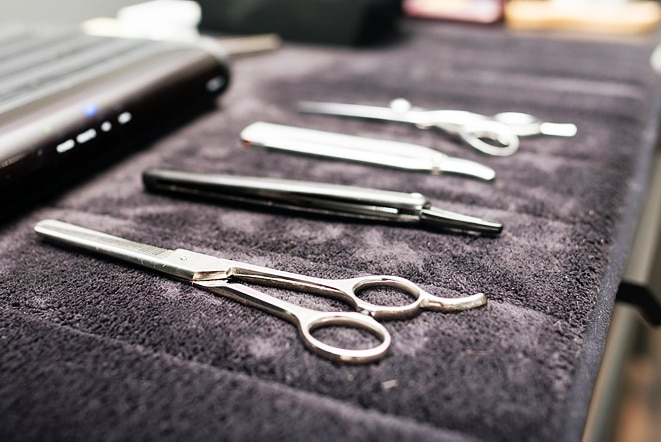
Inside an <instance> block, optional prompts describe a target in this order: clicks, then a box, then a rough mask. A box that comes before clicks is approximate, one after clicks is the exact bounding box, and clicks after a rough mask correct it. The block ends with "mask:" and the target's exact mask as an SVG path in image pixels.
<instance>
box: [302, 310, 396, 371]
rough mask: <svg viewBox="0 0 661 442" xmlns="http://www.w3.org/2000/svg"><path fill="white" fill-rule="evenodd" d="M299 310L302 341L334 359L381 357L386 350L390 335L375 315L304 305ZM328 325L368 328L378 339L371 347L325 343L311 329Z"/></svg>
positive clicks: (355, 359) (316, 351) (370, 358)
mask: <svg viewBox="0 0 661 442" xmlns="http://www.w3.org/2000/svg"><path fill="white" fill-rule="evenodd" d="M301 309H302V311H301V312H299V313H298V315H297V318H298V330H299V332H300V333H301V336H302V338H303V342H304V343H305V345H306V346H307V347H308V348H309V349H310V350H311V351H313V352H314V353H316V354H318V355H319V356H323V357H324V358H326V359H330V360H332V361H336V362H350V363H367V362H374V361H377V360H379V359H382V358H383V357H384V356H385V355H386V353H387V352H388V348H389V347H390V343H391V338H390V334H389V333H388V330H386V328H385V327H384V326H383V325H381V324H380V323H379V322H377V321H376V320H375V319H374V318H372V317H370V316H367V315H364V314H361V313H356V312H318V311H316V310H310V309H304V308H301ZM327 327H349V328H353V329H360V330H365V331H367V332H369V333H370V334H371V335H372V336H374V337H376V338H377V339H378V340H379V343H378V344H377V345H376V346H374V347H371V348H365V349H351V348H343V347H338V346H335V345H332V344H327V343H325V342H323V341H321V340H320V339H318V338H316V337H315V336H314V335H313V334H312V332H313V331H315V330H317V329H320V328H327Z"/></svg>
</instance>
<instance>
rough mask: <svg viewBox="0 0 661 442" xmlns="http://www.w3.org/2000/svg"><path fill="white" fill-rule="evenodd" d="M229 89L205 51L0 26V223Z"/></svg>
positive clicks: (223, 64) (224, 69)
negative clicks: (6, 216) (1, 218)
mask: <svg viewBox="0 0 661 442" xmlns="http://www.w3.org/2000/svg"><path fill="white" fill-rule="evenodd" d="M228 81H229V67H228V61H227V58H226V57H225V56H224V55H223V52H222V49H221V48H220V47H217V46H214V47H212V46H211V45H210V44H206V45H202V44H188V43H186V44H184V43H173V42H163V41H153V40H140V39H126V38H114V37H98V36H91V35H87V34H84V33H82V32H81V31H79V30H77V29H76V30H71V29H66V30H65V29H62V28H55V27H37V26H26V25H8V26H4V27H0V202H2V203H3V207H4V209H3V210H2V211H1V212H2V213H0V217H3V218H4V216H3V215H8V214H10V213H11V212H12V211H14V210H15V209H18V208H19V207H21V206H25V205H26V204H30V203H31V202H32V201H33V200H34V199H35V198H37V197H39V196H41V195H43V194H46V193H47V192H48V191H51V190H52V189H53V188H56V187H57V186H59V185H61V184H64V183H67V182H70V181H71V180H72V179H74V178H76V177H79V176H80V175H81V174H82V173H84V172H89V171H90V170H94V168H96V167H98V166H99V165H102V164H105V163H107V162H108V160H109V159H111V158H114V157H116V156H117V155H118V154H121V153H126V152H127V151H128V150H131V149H135V148H137V147H139V144H140V142H144V139H145V136H146V135H147V134H157V133H158V132H159V131H160V132H163V131H165V130H167V129H168V128H169V127H171V125H172V124H173V122H176V121H185V119H186V118H189V117H190V116H191V115H192V114H193V113H194V112H199V111H200V110H201V109H204V108H209V107H210V106H211V105H213V104H214V103H215V99H216V97H217V96H218V95H219V94H220V93H222V92H223V90H225V88H226V87H227V85H228Z"/></svg>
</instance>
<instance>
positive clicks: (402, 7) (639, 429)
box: [0, 0, 661, 442]
mask: <svg viewBox="0 0 661 442" xmlns="http://www.w3.org/2000/svg"><path fill="white" fill-rule="evenodd" d="M135 3H138V2H136V1H135V0H96V1H93V2H91V1H88V0H59V1H56V2H46V1H43V0H21V1H15V2H12V1H3V2H0V17H2V20H3V21H26V22H39V23H50V22H56V23H68V24H78V23H81V22H83V21H86V20H89V19H92V18H95V17H115V15H116V13H117V11H118V10H119V9H120V8H122V7H125V6H128V5H132V4H135ZM386 3H387V5H386ZM201 4H202V21H203V23H204V24H205V25H207V26H208V27H210V28H214V30H217V31H219V32H229V33H241V31H245V32H246V33H251V32H277V33H280V34H285V35H283V38H284V39H285V41H287V40H295V41H306V40H307V41H306V42H307V43H310V42H312V43H323V44H328V43H332V44H348V45H354V44H358V43H361V42H362V41H363V39H358V38H357V37H356V35H357V31H356V29H358V28H360V30H361V32H362V34H364V32H366V31H365V29H368V28H365V26H366V22H365V20H362V19H356V20H355V21H353V22H350V21H349V20H342V21H343V22H345V28H338V27H337V26H333V27H334V28H335V31H336V34H335V35H332V36H330V37H329V36H328V35H322V34H319V33H317V34H314V33H310V32H309V31H308V29H309V28H308V27H306V25H309V24H310V23H311V22H313V21H314V20H315V19H319V17H320V16H319V15H314V14H313V13H310V8H314V6H315V4H316V5H321V6H328V5H329V4H330V5H331V6H332V7H333V8H334V9H335V11H336V14H337V15H336V16H335V17H333V16H328V15H327V14H321V20H322V22H320V23H321V25H319V24H314V26H312V27H313V28H315V29H317V30H319V29H322V28H323V26H322V25H323V24H324V23H325V24H329V23H330V24H335V23H339V22H340V20H338V19H339V18H341V17H348V15H347V14H349V12H347V11H350V9H342V7H345V8H351V9H356V8H365V10H368V9H369V10H370V11H371V12H370V13H371V14H372V15H370V16H369V17H370V19H371V20H373V21H376V20H380V22H379V25H381V26H382V28H379V32H383V30H384V29H386V30H392V31H394V28H396V21H397V20H400V19H401V20H409V21H411V20H413V21H415V20H438V21H439V22H440V23H444V22H450V21H452V22H456V21H461V22H470V23H472V24H471V26H479V25H482V26H507V27H510V28H511V29H513V30H517V31H518V32H529V33H534V34H535V35H542V36H544V35H552V36H553V37H557V36H563V37H567V38H579V39H581V38H589V39H604V40H605V41H629V42H630V41H631V39H632V38H633V39H634V40H636V41H639V42H645V43H655V42H657V41H659V40H661V38H660V36H661V33H660V32H659V21H660V20H661V12H660V11H661V9H660V7H659V6H660V4H659V2H656V1H638V2H624V1H619V0H588V1H578V0H575V1H571V0H569V1H567V0H555V1H536V2H530V1H513V2H507V3H506V2H504V1H500V0H495V1H492V0H405V1H403V2H401V1H395V0H382V1H379V0H364V1H361V0H346V1H341V0H335V1H332V0H298V2H296V1H294V0H271V1H268V0H237V1H227V0H225V1H222V0H216V1H213V0H203V1H202V2H201ZM323 4H325V5H323ZM297 5H298V7H297ZM340 5H344V6H342V7H340ZM384 5H386V6H387V8H385V9H374V8H377V6H378V7H379V8H381V7H383V6H384ZM260 8H262V9H261V11H262V12H261V13H255V11H259V10H260ZM303 9H305V10H306V11H305V14H303V13H301V14H297V13H296V12H297V11H298V12H301V11H303ZM374 11H377V12H374ZM384 11H385V12H384ZM251 12H252V13H251ZM394 12H395V13H396V16H393V15H392V14H393V13H394ZM379 14H380V15H379ZM301 17H307V22H301V21H300V20H303V21H305V18H301ZM359 17H363V15H361V16H359ZM297 20H298V21H297ZM390 21H394V23H393V24H394V28H393V29H389V25H388V23H389V22H390ZM347 22H349V23H348V24H346V23H347ZM269 26H271V27H272V28H269ZM306 32H307V33H306ZM367 32H369V29H368V30H367ZM374 32H377V31H374ZM549 33H550V34H549ZM362 34H361V35H362ZM660 63H661V62H660ZM659 200H660V201H661V196H659ZM650 210H652V209H650ZM651 216H656V217H657V218H658V217H659V216H660V215H659V213H658V210H657V212H656V214H652V215H651ZM655 225H656V226H658V225H659V224H658V220H657V223H656V224H655ZM650 229H652V230H650ZM656 230H657V229H655V228H650V227H649V226H647V225H643V224H641V227H640V229H639V237H643V238H645V239H643V240H642V241H643V242H646V243H648V244H649V243H650V241H651V240H650V238H653V241H654V244H656V243H657V235H658V232H657V231H656ZM636 250H637V249H636V247H634V255H635V254H636V253H637V252H636ZM651 253H652V255H651V258H649V259H650V260H651V262H658V261H659V259H658V255H659V253H658V247H656V248H655V250H653V251H652V252H651ZM633 258H635V256H633ZM659 267H661V266H659ZM639 268H640V264H635V263H634V264H631V263H630V268H629V269H628V270H627V271H628V272H633V273H635V272H636V271H637V270H639ZM650 272H651V273H650ZM654 272H657V273H659V272H661V270H658V269H654V268H652V269H651V270H650V271H649V272H648V273H647V275H645V276H644V278H643V279H645V278H647V279H646V281H643V282H641V281H636V282H637V283H639V284H642V285H645V286H646V290H648V291H651V292H655V293H659V292H661V289H660V288H659V287H658V284H654V283H653V280H655V279H661V275H658V276H657V275H655V274H654ZM634 279H635V278H634ZM648 282H649V284H648ZM608 440H610V441H617V442H620V441H621V442H660V441H661V330H659V328H658V327H657V328H655V327H652V326H650V325H649V324H648V323H647V322H646V321H645V320H644V319H643V318H642V316H641V315H640V314H639V312H638V310H637V309H635V308H634V307H630V306H628V305H626V304H622V303H618V305H617V307H616V310H615V314H614V316H613V320H612V325H611V334H610V335H609V339H608V344H607V350H606V352H605V356H604V364H603V366H602V372H601V373H600V378H599V382H598V385H597V388H596V389H595V396H594V399H593V404H592V410H591V414H590V416H589V419H588V423H587V427H586V434H585V436H584V441H586V442H588V441H608Z"/></svg>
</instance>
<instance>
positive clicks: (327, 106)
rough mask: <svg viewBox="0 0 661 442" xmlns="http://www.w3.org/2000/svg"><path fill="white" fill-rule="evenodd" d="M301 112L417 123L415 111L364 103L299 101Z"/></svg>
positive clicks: (298, 108) (298, 105) (298, 107)
mask: <svg viewBox="0 0 661 442" xmlns="http://www.w3.org/2000/svg"><path fill="white" fill-rule="evenodd" d="M296 108H297V110H298V111H299V112H305V113H309V114H320V115H335V116H339V117H353V118H366V119H370V120H381V121H396V122H400V123H412V124H416V123H417V121H416V120H414V117H415V116H416V114H415V113H411V112H400V111H397V110H394V109H392V108H389V107H380V106H367V105H363V104H345V103H329V102H324V101H299V102H298V103H297V106H296Z"/></svg>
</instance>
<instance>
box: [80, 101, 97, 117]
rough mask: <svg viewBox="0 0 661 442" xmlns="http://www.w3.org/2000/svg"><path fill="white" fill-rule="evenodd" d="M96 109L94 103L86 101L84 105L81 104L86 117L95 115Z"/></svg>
mask: <svg viewBox="0 0 661 442" xmlns="http://www.w3.org/2000/svg"><path fill="white" fill-rule="evenodd" d="M97 111H98V109H97V108H96V105H95V104H94V103H86V104H85V106H83V113H85V115H86V116H88V117H93V116H94V115H96V113H97Z"/></svg>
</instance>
